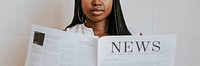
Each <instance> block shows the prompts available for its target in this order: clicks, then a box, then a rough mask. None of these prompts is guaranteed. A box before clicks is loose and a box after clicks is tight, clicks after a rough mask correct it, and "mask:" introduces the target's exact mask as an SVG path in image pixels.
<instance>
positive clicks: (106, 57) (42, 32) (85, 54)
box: [25, 25, 176, 66]
mask: <svg viewBox="0 0 200 66" xmlns="http://www.w3.org/2000/svg"><path fill="white" fill-rule="evenodd" d="M175 47H176V35H157V36H105V37H101V38H99V37H96V36H86V35H80V34H75V33H70V32H65V31H61V30H57V29H52V28H47V27H43V26H39V25H33V27H32V31H31V35H30V41H29V47H28V54H27V59H26V63H25V66H174V55H175Z"/></svg>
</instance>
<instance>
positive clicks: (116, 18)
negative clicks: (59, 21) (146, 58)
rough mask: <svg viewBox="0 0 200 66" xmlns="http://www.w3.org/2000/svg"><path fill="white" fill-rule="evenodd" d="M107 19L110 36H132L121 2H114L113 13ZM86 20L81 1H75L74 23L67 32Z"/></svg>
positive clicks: (114, 0) (116, 0)
mask: <svg viewBox="0 0 200 66" xmlns="http://www.w3.org/2000/svg"><path fill="white" fill-rule="evenodd" d="M80 17H81V18H80ZM107 18H108V34H109V35H131V33H130V32H129V30H128V29H127V26H126V23H125V20H124V17H123V13H122V10H121V5H120V1H119V0H113V5H112V11H111V13H110V14H109V16H108V17H107ZM85 20H86V16H85V15H84V14H83V10H82V7H81V0H75V7H74V17H73V20H72V23H71V24H70V25H68V26H67V27H66V28H65V30H66V29H67V28H70V27H73V26H75V25H76V24H83V23H84V21H85Z"/></svg>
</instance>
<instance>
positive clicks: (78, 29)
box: [67, 24, 94, 36]
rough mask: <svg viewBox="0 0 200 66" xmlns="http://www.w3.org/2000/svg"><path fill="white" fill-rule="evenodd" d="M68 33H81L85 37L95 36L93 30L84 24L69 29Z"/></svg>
mask: <svg viewBox="0 0 200 66" xmlns="http://www.w3.org/2000/svg"><path fill="white" fill-rule="evenodd" d="M67 32H73V33H79V34H83V35H89V36H94V32H93V30H92V28H88V27H86V26H85V25H84V24H77V25H75V26H73V27H71V28H67Z"/></svg>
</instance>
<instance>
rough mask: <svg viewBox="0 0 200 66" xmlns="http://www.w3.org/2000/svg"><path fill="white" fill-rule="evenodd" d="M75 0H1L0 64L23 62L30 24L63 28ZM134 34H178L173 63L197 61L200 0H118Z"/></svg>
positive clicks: (182, 65) (184, 65)
mask: <svg viewBox="0 0 200 66" xmlns="http://www.w3.org/2000/svg"><path fill="white" fill-rule="evenodd" d="M73 4H74V0H1V2H0V31H1V32H0V36H1V37H0V66H24V63H25V59H26V53H27V47H28V40H29V33H30V29H31V24H39V25H43V26H47V27H52V28H56V29H63V28H65V26H66V25H68V24H69V23H70V22H71V19H72V16H73ZM121 5H122V8H123V13H124V17H125V19H126V22H127V25H128V27H129V28H130V30H131V32H132V33H133V34H134V35H138V34H139V33H140V32H142V33H143V34H144V35H166V34H177V35H178V39H177V49H176V56H175V66H199V65H200V49H199V48H200V35H199V34H200V0H121Z"/></svg>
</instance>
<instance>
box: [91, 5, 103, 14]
mask: <svg viewBox="0 0 200 66" xmlns="http://www.w3.org/2000/svg"><path fill="white" fill-rule="evenodd" d="M103 12H104V10H103V9H102V8H101V7H94V8H92V9H91V14H92V15H93V16H100V15H102V14H103Z"/></svg>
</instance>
